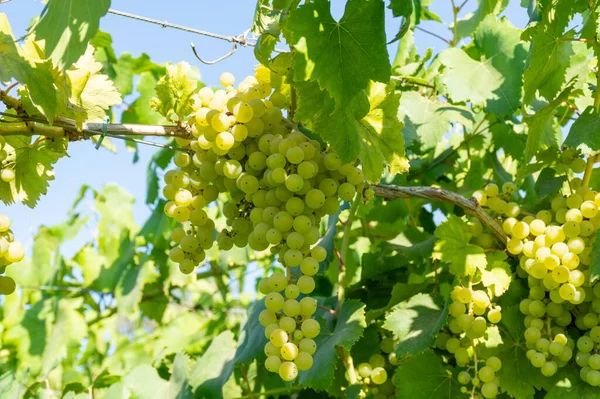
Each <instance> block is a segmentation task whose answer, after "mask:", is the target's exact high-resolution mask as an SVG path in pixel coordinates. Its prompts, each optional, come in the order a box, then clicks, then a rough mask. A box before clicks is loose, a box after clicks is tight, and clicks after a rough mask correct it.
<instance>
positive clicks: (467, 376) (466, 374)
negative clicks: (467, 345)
mask: <svg viewBox="0 0 600 399" xmlns="http://www.w3.org/2000/svg"><path fill="white" fill-rule="evenodd" d="M481 363H485V366H483V367H474V368H472V372H473V374H471V372H470V371H469V370H463V371H461V372H459V373H458V375H457V380H458V382H459V384H461V385H462V387H461V388H460V390H461V392H462V393H469V392H472V393H476V391H479V392H480V393H481V396H483V397H484V398H486V399H490V398H495V397H496V396H498V393H499V391H498V387H499V385H500V379H499V378H498V377H497V376H496V373H497V372H498V371H500V369H501V368H502V361H501V360H500V359H499V358H497V357H496V356H491V357H489V358H488V359H487V360H485V361H481ZM469 384H470V385H471V386H470V387H469Z"/></svg>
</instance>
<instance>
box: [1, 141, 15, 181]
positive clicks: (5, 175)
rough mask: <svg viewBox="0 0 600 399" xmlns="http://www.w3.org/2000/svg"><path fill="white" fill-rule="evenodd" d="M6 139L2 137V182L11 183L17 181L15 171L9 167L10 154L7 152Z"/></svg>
mask: <svg viewBox="0 0 600 399" xmlns="http://www.w3.org/2000/svg"><path fill="white" fill-rule="evenodd" d="M5 146H6V139H5V138H4V137H2V136H0V180H2V181H3V182H5V183H10V182H11V181H13V180H15V171H14V170H13V169H12V168H11V167H10V166H9V164H10V162H9V161H8V158H9V156H8V155H9V154H8V152H7V151H6V148H5Z"/></svg>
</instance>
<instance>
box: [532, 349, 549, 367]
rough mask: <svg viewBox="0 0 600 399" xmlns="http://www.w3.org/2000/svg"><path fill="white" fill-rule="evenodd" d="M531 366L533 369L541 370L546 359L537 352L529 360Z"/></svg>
mask: <svg viewBox="0 0 600 399" xmlns="http://www.w3.org/2000/svg"><path fill="white" fill-rule="evenodd" d="M529 361H530V362H531V365H532V366H533V367H535V368H541V367H542V366H543V365H544V364H546V357H545V356H544V355H543V354H542V353H539V352H535V353H534V354H533V355H532V356H531V357H530V359H529Z"/></svg>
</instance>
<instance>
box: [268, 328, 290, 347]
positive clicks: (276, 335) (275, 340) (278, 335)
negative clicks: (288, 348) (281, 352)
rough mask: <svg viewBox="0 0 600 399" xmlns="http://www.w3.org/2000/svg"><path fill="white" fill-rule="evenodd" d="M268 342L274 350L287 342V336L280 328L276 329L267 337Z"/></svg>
mask: <svg viewBox="0 0 600 399" xmlns="http://www.w3.org/2000/svg"><path fill="white" fill-rule="evenodd" d="M269 341H271V343H272V344H273V346H275V347H276V348H281V347H282V346H283V345H284V344H285V343H287V342H288V334H287V333H286V332H285V331H284V330H282V329H281V328H277V329H275V330H274V331H273V332H271V334H270V335H269Z"/></svg>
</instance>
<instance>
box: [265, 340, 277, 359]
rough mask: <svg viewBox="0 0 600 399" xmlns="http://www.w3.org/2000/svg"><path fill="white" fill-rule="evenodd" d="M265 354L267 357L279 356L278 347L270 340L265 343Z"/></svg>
mask: <svg viewBox="0 0 600 399" xmlns="http://www.w3.org/2000/svg"><path fill="white" fill-rule="evenodd" d="M265 355H266V356H267V357H269V356H277V357H279V348H277V347H275V345H273V344H272V343H271V341H269V342H267V343H266V344H265Z"/></svg>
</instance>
